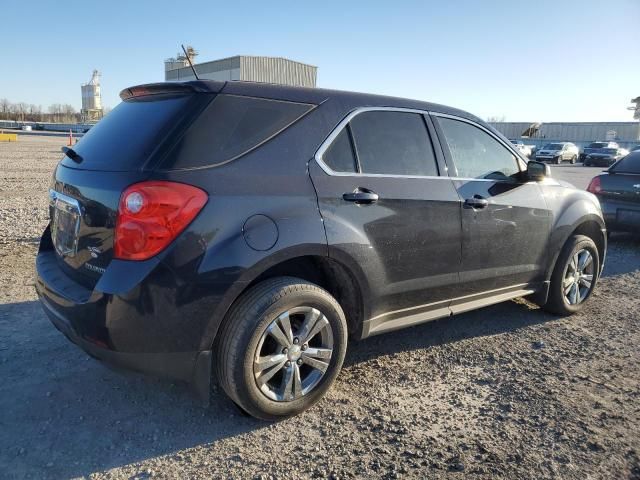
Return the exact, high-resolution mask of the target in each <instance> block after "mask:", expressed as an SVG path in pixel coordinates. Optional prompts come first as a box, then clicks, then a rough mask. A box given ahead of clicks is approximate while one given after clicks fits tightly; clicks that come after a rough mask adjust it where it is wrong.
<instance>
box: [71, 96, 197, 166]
mask: <svg viewBox="0 0 640 480" xmlns="http://www.w3.org/2000/svg"><path fill="white" fill-rule="evenodd" d="M192 98H193V95H180V96H166V95H149V96H145V97H138V98H131V99H128V100H125V101H123V102H121V103H120V104H119V105H118V106H117V107H116V108H114V109H113V111H111V112H110V113H109V114H108V115H107V116H106V117H104V118H103V119H102V120H100V122H98V123H97V124H96V125H95V126H94V127H92V128H91V129H90V130H89V132H88V133H86V134H85V135H84V136H83V137H82V138H81V139H80V141H79V142H78V143H77V144H76V145H74V146H73V149H74V151H75V152H76V153H77V154H78V155H80V156H81V157H82V161H81V162H80V163H77V162H74V161H73V160H71V159H70V158H68V157H64V159H63V160H62V165H64V166H66V167H71V168H80V169H83V170H101V171H114V172H115V171H133V170H138V169H139V168H141V167H142V166H143V165H144V164H145V163H146V161H147V159H148V158H149V156H150V155H151V153H152V152H153V151H154V150H155V149H156V148H157V146H158V144H159V142H161V141H163V140H165V139H166V136H167V131H168V130H170V129H171V127H172V126H173V125H175V123H177V122H178V121H179V119H181V118H182V116H183V115H184V114H185V113H186V112H187V111H188V110H189V105H190V100H191V99H192Z"/></svg>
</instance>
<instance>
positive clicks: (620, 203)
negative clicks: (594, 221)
mask: <svg viewBox="0 0 640 480" xmlns="http://www.w3.org/2000/svg"><path fill="white" fill-rule="evenodd" d="M587 190H588V191H589V192H591V193H593V194H595V195H596V196H597V197H598V200H600V205H601V206H602V211H603V213H604V220H605V222H606V224H607V230H608V231H609V232H611V231H616V230H620V231H628V232H635V233H640V151H638V150H636V151H634V152H631V153H630V154H629V155H627V156H625V157H624V158H622V159H621V160H619V161H618V162H617V163H615V164H614V165H612V166H611V167H609V169H608V170H607V171H606V172H605V173H602V174H600V175H598V176H597V177H594V178H593V180H591V183H590V184H589V187H588V188H587Z"/></svg>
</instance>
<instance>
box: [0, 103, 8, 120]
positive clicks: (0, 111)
mask: <svg viewBox="0 0 640 480" xmlns="http://www.w3.org/2000/svg"><path fill="white" fill-rule="evenodd" d="M10 113H11V102H10V101H9V100H7V99H6V98H0V115H2V118H3V119H4V120H8V119H9V114H10Z"/></svg>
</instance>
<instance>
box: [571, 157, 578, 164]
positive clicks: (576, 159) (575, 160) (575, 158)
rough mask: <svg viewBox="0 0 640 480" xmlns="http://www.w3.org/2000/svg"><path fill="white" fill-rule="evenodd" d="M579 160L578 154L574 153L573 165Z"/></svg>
mask: <svg viewBox="0 0 640 480" xmlns="http://www.w3.org/2000/svg"><path fill="white" fill-rule="evenodd" d="M577 162H578V156H577V155H574V156H573V157H571V165H575V164H576V163H577Z"/></svg>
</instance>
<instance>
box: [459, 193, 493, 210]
mask: <svg viewBox="0 0 640 480" xmlns="http://www.w3.org/2000/svg"><path fill="white" fill-rule="evenodd" d="M464 205H465V207H471V208H487V207H488V206H489V200H487V199H486V198H482V197H481V196H480V195H474V196H473V198H467V199H466V200H465V201H464Z"/></svg>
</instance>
